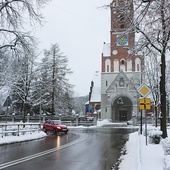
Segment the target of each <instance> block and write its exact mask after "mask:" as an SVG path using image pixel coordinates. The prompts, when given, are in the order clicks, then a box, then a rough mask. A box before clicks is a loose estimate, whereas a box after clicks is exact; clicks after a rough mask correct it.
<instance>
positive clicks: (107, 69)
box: [105, 59, 110, 72]
mask: <svg viewBox="0 0 170 170" xmlns="http://www.w3.org/2000/svg"><path fill="white" fill-rule="evenodd" d="M105 72H110V60H109V59H107V60H106V61H105Z"/></svg>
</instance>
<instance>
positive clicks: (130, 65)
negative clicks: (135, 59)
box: [127, 60, 132, 71]
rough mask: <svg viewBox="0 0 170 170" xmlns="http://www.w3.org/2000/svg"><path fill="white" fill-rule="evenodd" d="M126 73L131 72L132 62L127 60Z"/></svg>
mask: <svg viewBox="0 0 170 170" xmlns="http://www.w3.org/2000/svg"><path fill="white" fill-rule="evenodd" d="M127 71H132V60H127Z"/></svg>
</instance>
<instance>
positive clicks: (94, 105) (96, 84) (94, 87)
mask: <svg viewBox="0 0 170 170" xmlns="http://www.w3.org/2000/svg"><path fill="white" fill-rule="evenodd" d="M85 106H86V116H93V114H94V112H96V113H98V117H99V118H100V117H101V115H100V109H101V75H100V72H99V71H96V72H95V74H94V77H93V80H92V81H91V86H90V92H89V101H88V102H87V103H86V105H85Z"/></svg>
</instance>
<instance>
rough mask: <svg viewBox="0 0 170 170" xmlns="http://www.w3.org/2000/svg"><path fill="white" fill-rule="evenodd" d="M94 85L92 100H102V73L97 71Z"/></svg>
mask: <svg viewBox="0 0 170 170" xmlns="http://www.w3.org/2000/svg"><path fill="white" fill-rule="evenodd" d="M93 82H94V86H93V89H92V94H91V99H90V102H101V74H100V72H99V71H96V72H95V74H94V77H93Z"/></svg>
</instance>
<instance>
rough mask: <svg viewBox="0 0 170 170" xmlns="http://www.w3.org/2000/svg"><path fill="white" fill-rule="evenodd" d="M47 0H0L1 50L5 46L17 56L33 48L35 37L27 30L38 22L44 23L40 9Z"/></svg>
mask: <svg viewBox="0 0 170 170" xmlns="http://www.w3.org/2000/svg"><path fill="white" fill-rule="evenodd" d="M47 1H48V0H47ZM47 1H45V0H24V1H23V0H0V50H2V49H4V48H5V49H6V50H8V51H12V55H14V54H15V55H17V56H20V55H22V54H23V53H30V52H31V51H32V50H33V47H32V43H35V42H36V41H35V38H34V37H33V36H31V34H30V32H28V31H26V30H28V27H29V26H32V25H33V24H35V23H37V22H38V23H39V24H42V21H43V17H42V15H41V14H40V12H39V9H40V7H42V6H43V4H45V3H47ZM34 48H35V44H34Z"/></svg>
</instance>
